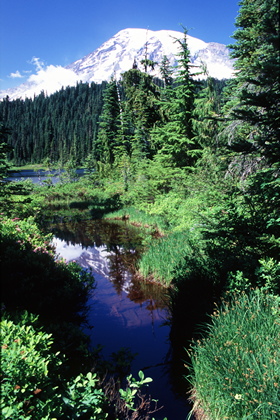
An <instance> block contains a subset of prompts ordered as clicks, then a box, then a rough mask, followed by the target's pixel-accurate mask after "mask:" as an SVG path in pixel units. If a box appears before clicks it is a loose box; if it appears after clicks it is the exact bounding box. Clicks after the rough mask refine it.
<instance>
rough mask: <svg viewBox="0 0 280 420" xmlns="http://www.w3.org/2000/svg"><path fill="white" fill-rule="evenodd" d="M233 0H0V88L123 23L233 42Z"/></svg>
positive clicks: (72, 57) (89, 45) (63, 60)
mask: <svg viewBox="0 0 280 420" xmlns="http://www.w3.org/2000/svg"><path fill="white" fill-rule="evenodd" d="M238 3H239V1H238V0H173V1H171V0H101V1H100V0H99V1H97V0H0V15H1V25H0V54H1V57H0V58H1V60H0V89H7V88H9V87H13V86H17V85H19V84H21V83H23V82H24V81H26V80H27V78H28V77H29V76H30V74H32V73H36V71H38V70H39V69H40V67H42V66H48V65H51V64H52V65H60V66H66V65H67V64H70V63H72V62H73V61H76V60H78V59H79V58H81V57H83V56H84V55H87V54H89V53H90V52H92V51H93V50H95V49H96V48H98V47H99V46H100V45H101V44H102V43H103V42H105V41H106V40H107V39H109V38H110V37H112V36H113V35H115V34H116V33H117V32H118V31H120V30H121V29H125V28H144V29H147V28H148V29H151V30H160V29H171V30H176V31H180V30H181V26H180V24H183V25H184V26H186V27H187V28H189V29H190V31H189V34H190V35H191V36H193V37H197V38H200V39H202V40H203V41H205V42H211V41H213V42H220V43H223V44H229V43H231V42H233V40H232V38H231V35H232V34H233V32H234V30H235V26H234V22H235V18H236V16H237V14H238V9H239V6H238Z"/></svg>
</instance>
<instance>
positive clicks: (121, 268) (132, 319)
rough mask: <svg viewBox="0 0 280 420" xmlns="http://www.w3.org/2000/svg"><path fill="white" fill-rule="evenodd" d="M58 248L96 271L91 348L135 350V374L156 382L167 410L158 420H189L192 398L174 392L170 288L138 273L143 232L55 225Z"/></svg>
mask: <svg viewBox="0 0 280 420" xmlns="http://www.w3.org/2000/svg"><path fill="white" fill-rule="evenodd" d="M52 231H53V233H54V234H55V240H54V243H55V246H56V250H57V253H59V254H60V255H61V256H62V257H63V258H65V259H66V260H67V261H73V260H75V261H76V262H77V263H78V264H80V265H81V267H83V268H85V269H91V270H92V272H93V274H94V277H95V280H96V288H95V289H94V290H93V291H92V294H91V296H90V299H89V302H88V303H89V306H90V310H89V314H88V323H89V327H93V328H87V329H86V330H85V331H86V333H87V334H88V335H89V336H90V340H91V345H92V346H93V347H96V346H97V345H98V344H101V345H102V346H104V348H103V354H104V356H105V357H106V358H109V356H110V354H111V353H112V352H116V351H118V350H120V349H121V348H129V349H130V350H131V352H132V353H133V354H136V356H135V358H134V360H133V362H132V366H131V372H132V374H133V376H134V377H138V376H137V374H138V371H139V370H143V372H144V374H145V376H150V377H152V378H153V382H152V383H151V384H150V386H149V388H148V393H149V394H151V396H152V398H154V399H157V400H159V402H158V406H162V405H163V406H164V408H162V409H161V410H160V411H159V412H157V413H155V414H154V417H155V418H156V419H157V420H159V419H163V418H164V417H165V416H166V417H167V418H168V420H183V419H184V420H185V419H186V416H187V414H188V412H189V409H190V408H189V407H188V405H187V403H186V401H185V400H186V397H185V396H182V395H179V394H178V393H177V392H175V390H174V384H172V380H171V377H172V375H171V372H170V370H171V346H170V341H169V332H170V326H169V324H168V322H167V321H168V318H169V314H168V310H167V305H166V292H165V289H163V288H162V287H159V286H158V285H156V284H151V283H150V284H149V283H146V282H144V281H143V280H142V281H141V280H139V279H138V278H137V276H136V275H135V272H134V266H135V262H136V261H137V258H139V253H140V252H141V247H140V243H141V242H140V238H139V235H138V233H137V229H135V228H132V227H131V226H128V225H127V224H126V223H125V222H119V223H116V222H114V223H113V222H112V223H109V222H107V221H103V220H98V221H85V222H79V223H65V224H63V223H61V224H58V225H54V226H52Z"/></svg>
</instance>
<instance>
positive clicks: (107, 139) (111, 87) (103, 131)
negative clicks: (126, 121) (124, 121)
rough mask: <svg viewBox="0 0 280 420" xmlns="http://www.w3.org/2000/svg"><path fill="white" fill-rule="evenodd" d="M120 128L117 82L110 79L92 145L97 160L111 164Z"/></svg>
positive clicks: (117, 145)
mask: <svg viewBox="0 0 280 420" xmlns="http://www.w3.org/2000/svg"><path fill="white" fill-rule="evenodd" d="M120 129H121V109H120V102H119V96H118V90H117V82H116V81H115V80H111V82H110V83H108V85H107V88H106V90H105V92H104V98H103V108H102V114H101V116H100V122H99V131H98V136H97V140H96V142H95V145H94V157H95V159H96V160H97V161H100V162H102V163H105V164H110V165H112V164H113V163H114V160H115V152H116V149H117V148H118V147H119V144H118V138H119V132H120Z"/></svg>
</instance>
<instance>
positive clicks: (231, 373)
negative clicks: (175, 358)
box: [191, 289, 280, 420]
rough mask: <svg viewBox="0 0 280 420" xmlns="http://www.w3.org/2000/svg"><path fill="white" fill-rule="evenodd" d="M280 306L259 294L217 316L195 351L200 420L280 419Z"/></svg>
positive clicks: (236, 301) (194, 377)
mask: <svg viewBox="0 0 280 420" xmlns="http://www.w3.org/2000/svg"><path fill="white" fill-rule="evenodd" d="M279 304H280V300H279V296H278V297H277V296H274V295H271V294H269V293H267V292H266V291H264V290H261V289H257V290H255V291H251V292H249V293H248V294H245V293H243V294H236V295H235V296H234V297H233V298H232V299H231V300H230V302H229V303H224V304H223V305H222V306H221V307H220V308H217V310H216V311H215V312H214V314H213V315H212V317H211V324H209V325H208V327H207V329H206V331H205V333H206V336H207V338H202V339H201V340H199V341H197V342H196V343H195V344H194V345H193V346H192V351H191V362H192V370H193V374H192V375H191V382H192V398H193V400H194V408H193V413H194V414H195V415H196V417H195V418H198V419H202V418H203V419H211V420H212V419H231V420H245V419H246V420H247V419H248V420H249V419H252V420H253V419H271V420H276V419H279V409H280V404H279V401H280V390H279V381H280V353H279V345H280V306H279Z"/></svg>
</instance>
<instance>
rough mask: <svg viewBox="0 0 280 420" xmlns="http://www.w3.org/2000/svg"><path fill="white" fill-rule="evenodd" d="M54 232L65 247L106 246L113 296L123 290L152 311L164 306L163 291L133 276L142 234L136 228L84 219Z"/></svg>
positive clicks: (57, 225)
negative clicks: (69, 245)
mask: <svg viewBox="0 0 280 420" xmlns="http://www.w3.org/2000/svg"><path fill="white" fill-rule="evenodd" d="M52 231H53V233H54V234H55V235H56V236H57V237H58V238H59V239H62V240H64V241H66V242H67V243H68V244H69V243H70V244H73V245H75V244H80V245H82V247H85V248H87V247H101V246H104V245H105V246H106V251H107V252H108V253H109V255H107V257H106V258H107V259H108V261H109V264H108V266H109V277H110V280H111V282H112V283H113V285H114V288H115V290H116V293H117V294H118V295H120V294H121V293H122V292H123V291H124V290H125V291H126V292H127V293H128V294H127V297H128V298H129V299H130V300H131V301H133V302H135V303H137V304H140V305H144V304H145V308H146V309H147V310H148V311H150V313H151V316H152V312H153V311H155V310H156V309H164V308H166V307H167V298H166V291H165V289H164V288H162V287H161V286H159V285H158V284H156V283H150V282H147V281H145V280H144V279H139V278H138V277H137V276H136V273H135V267H136V264H137V260H138V259H139V257H140V255H141V248H142V245H141V242H142V238H141V234H142V235H143V233H141V232H140V231H139V229H138V228H135V227H133V226H130V225H128V224H127V223H125V222H123V221H118V222H108V221H106V220H87V221H83V222H78V223H77V222H73V223H70V222H67V223H59V224H56V225H53V226H52Z"/></svg>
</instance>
